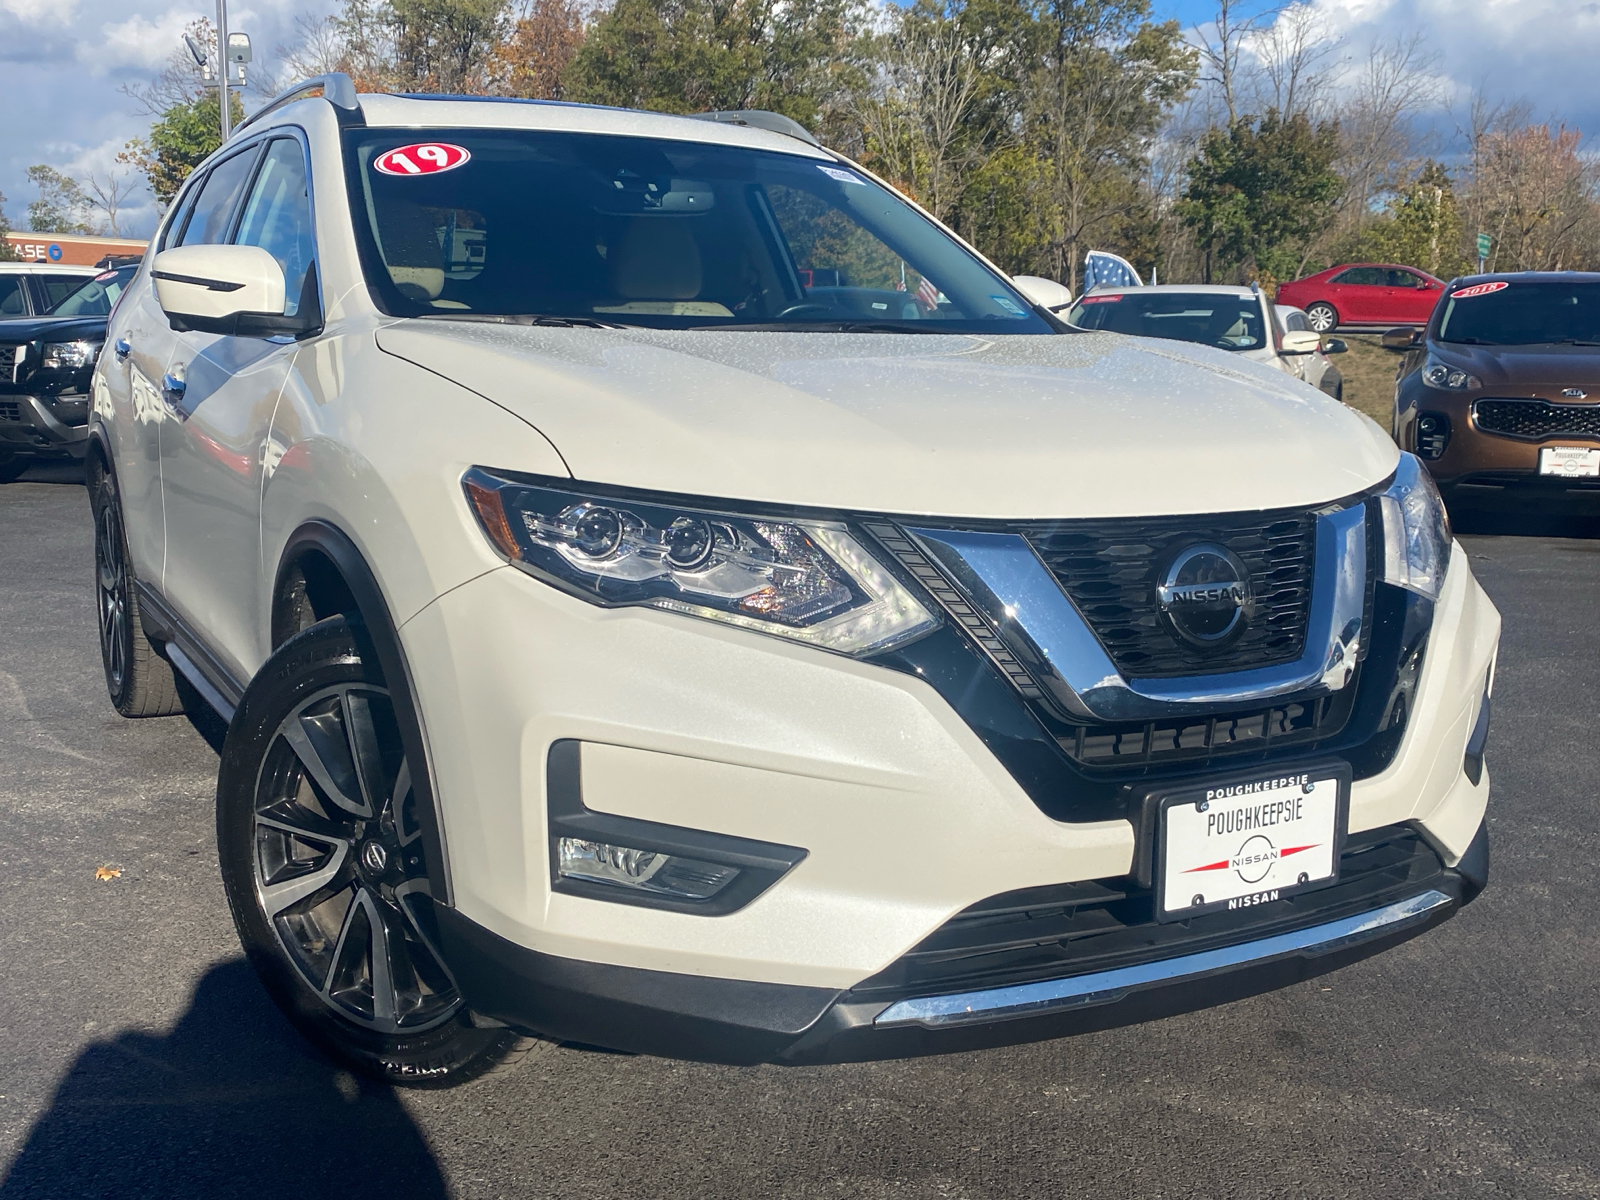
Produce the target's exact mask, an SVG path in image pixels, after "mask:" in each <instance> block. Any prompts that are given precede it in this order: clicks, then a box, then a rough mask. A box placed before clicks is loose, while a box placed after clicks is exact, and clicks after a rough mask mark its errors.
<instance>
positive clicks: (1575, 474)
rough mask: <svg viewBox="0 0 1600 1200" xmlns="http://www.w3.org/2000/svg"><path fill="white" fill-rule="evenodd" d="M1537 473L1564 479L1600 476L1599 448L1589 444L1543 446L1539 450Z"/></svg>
mask: <svg viewBox="0 0 1600 1200" xmlns="http://www.w3.org/2000/svg"><path fill="white" fill-rule="evenodd" d="M1539 474H1541V475H1560V476H1562V477H1563V478H1566V479H1582V478H1583V477H1584V476H1600V450H1596V449H1593V448H1592V447H1589V446H1545V447H1542V448H1541V449H1540V451H1539Z"/></svg>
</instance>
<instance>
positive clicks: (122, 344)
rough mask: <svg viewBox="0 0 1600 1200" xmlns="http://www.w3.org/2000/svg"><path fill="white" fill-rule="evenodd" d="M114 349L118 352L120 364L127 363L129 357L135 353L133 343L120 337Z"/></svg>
mask: <svg viewBox="0 0 1600 1200" xmlns="http://www.w3.org/2000/svg"><path fill="white" fill-rule="evenodd" d="M112 349H113V350H115V351H116V352H117V361H118V362H127V361H128V355H130V354H132V353H133V343H132V342H130V341H128V339H127V338H125V337H119V338H118V339H117V340H116V342H115V344H114V345H113V346H112Z"/></svg>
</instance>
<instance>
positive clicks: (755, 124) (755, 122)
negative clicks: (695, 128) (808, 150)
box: [684, 108, 822, 150]
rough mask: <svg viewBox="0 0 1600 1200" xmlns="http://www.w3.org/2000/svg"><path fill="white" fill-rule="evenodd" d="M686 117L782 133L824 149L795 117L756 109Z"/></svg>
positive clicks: (697, 114) (731, 110) (692, 114)
mask: <svg viewBox="0 0 1600 1200" xmlns="http://www.w3.org/2000/svg"><path fill="white" fill-rule="evenodd" d="M684 115H685V116H687V117H688V118H689V119H690V120H693V121H719V122H721V123H722V124H724V125H748V126H749V127H750V128H752V129H765V130H766V131H767V132H769V133H781V134H784V135H786V136H788V137H792V138H799V139H800V140H801V141H802V142H805V143H807V144H808V145H812V146H815V147H816V148H817V149H819V150H820V149H822V143H821V142H819V141H817V139H816V138H815V137H813V136H812V134H811V131H810V130H809V129H807V128H806V127H805V126H804V125H802V124H800V122H799V121H796V120H795V119H794V118H793V117H786V116H784V115H783V114H782V113H775V112H762V111H761V110H760V109H756V108H739V109H723V110H722V111H720V112H703V113H685V114H684Z"/></svg>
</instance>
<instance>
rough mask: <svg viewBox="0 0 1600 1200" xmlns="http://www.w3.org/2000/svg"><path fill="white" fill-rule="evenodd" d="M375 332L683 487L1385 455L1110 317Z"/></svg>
mask: <svg viewBox="0 0 1600 1200" xmlns="http://www.w3.org/2000/svg"><path fill="white" fill-rule="evenodd" d="M377 338H378V344H379V345H380V346H381V347H382V348H383V349H384V350H386V351H388V352H389V353H391V354H394V355H397V356H399V357H401V358H404V359H407V360H409V361H410V362H413V363H415V364H417V365H418V366H421V367H424V368H426V369H428V370H430V371H433V372H436V373H438V374H440V375H442V376H444V377H445V378H447V379H452V380H456V381H457V382H459V383H461V384H463V385H465V386H466V387H468V388H471V389H472V390H473V391H475V392H478V393H479V394H481V395H483V396H485V397H487V398H488V399H490V400H492V401H493V402H494V403H496V404H498V405H500V406H502V407H504V408H506V409H509V410H510V411H512V412H514V413H516V414H517V415H518V416H520V417H522V418H523V419H525V420H526V421H528V422H529V423H530V424H532V425H534V426H535V427H537V428H538V429H539V430H540V431H541V432H542V433H543V434H544V435H545V436H546V437H547V438H549V439H550V441H551V442H552V443H553V444H554V445H555V447H556V449H557V450H558V451H559V452H560V453H561V455H562V457H563V458H564V459H565V460H566V462H567V464H568V467H569V468H570V469H571V471H572V473H573V475H574V476H575V477H577V478H579V479H582V480H585V481H589V482H595V483H609V484H615V485H619V486H625V487H631V488H644V489H649V490H652V491H662V492H676V493H680V494H686V495H696V496H712V497H719V498H726V499H731V500H747V501H759V502H765V503H772V504H792V505H806V506H816V507H828V508H844V509H853V510H858V511H872V512H888V513H910V514H926V515H944V516H964V517H977V518H1016V517H1049V516H1067V515H1071V516H1084V517H1090V516H1140V515H1154V514H1161V513H1180V512H1192V513H1201V512H1228V511H1243V510H1253V509H1261V508H1278V507H1288V506H1309V505H1314V504H1320V503H1323V502H1326V501H1328V500H1332V499H1335V498H1337V497H1341V496H1345V495H1349V494H1350V493H1352V492H1356V491H1359V490H1361V489H1363V488H1366V487H1369V486H1371V485H1372V484H1374V483H1376V482H1378V481H1379V480H1381V479H1382V478H1384V477H1385V476H1386V475H1388V474H1389V473H1390V472H1391V471H1393V470H1394V466H1395V463H1396V461H1397V457H1398V451H1397V450H1396V449H1395V446H1394V443H1393V442H1391V441H1390V440H1389V439H1388V437H1387V436H1385V435H1384V434H1383V433H1382V431H1381V430H1379V429H1378V427H1377V426H1376V425H1375V424H1373V423H1372V422H1371V421H1370V420H1368V419H1367V418H1365V417H1363V416H1360V415H1359V414H1357V413H1355V412H1354V411H1352V410H1350V409H1348V408H1345V407H1344V406H1343V405H1342V404H1339V403H1338V402H1337V401H1334V400H1332V399H1330V398H1328V397H1327V396H1324V395H1323V394H1322V393H1320V392H1318V391H1317V390H1315V389H1314V388H1311V387H1309V386H1307V385H1306V384H1303V383H1300V382H1299V381H1297V380H1294V379H1292V378H1290V377H1289V376H1288V375H1286V374H1284V373H1283V372H1281V371H1278V370H1276V369H1275V368H1273V367H1263V366H1259V365H1257V364H1254V363H1249V362H1237V361H1231V360H1230V356H1228V355H1227V354H1225V353H1224V352H1222V351H1219V350H1212V349H1210V348H1208V347H1203V346H1188V345H1184V344H1183V343H1178V342H1153V341H1149V340H1146V339H1139V338H1130V337H1125V336H1122V335H1118V334H1081V335H1062V336H1055V337H1052V336H1031V337H1024V336H1010V337H992V338H991V337H982V336H964V335H948V336H945V335H926V334H916V335H905V334H830V333H760V332H749V333H732V332H730V333H720V332H687V331H660V330H637V329H630V330H621V331H613V330H604V329H565V328H549V327H538V326H532V327H530V326H506V325H493V324H479V323H476V322H470V323H469V322H445V321H430V320H426V319H423V320H410V321H403V322H400V323H398V324H395V325H392V326H388V327H386V328H384V329H382V330H380V331H379V333H378V335H377ZM486 453H487V452H486ZM482 465H484V466H487V467H500V468H502V469H511V470H515V469H516V468H517V465H518V464H517V463H515V462H503V461H498V460H496V459H494V458H493V455H492V453H491V454H489V457H488V459H487V460H486V461H485V462H484V463H483V464H482Z"/></svg>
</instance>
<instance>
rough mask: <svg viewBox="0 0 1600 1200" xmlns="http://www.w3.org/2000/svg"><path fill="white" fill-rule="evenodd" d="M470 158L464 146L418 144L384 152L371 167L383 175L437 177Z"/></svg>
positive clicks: (444, 143)
mask: <svg viewBox="0 0 1600 1200" xmlns="http://www.w3.org/2000/svg"><path fill="white" fill-rule="evenodd" d="M471 157H472V155H471V153H469V152H468V150H467V148H466V147H465V146H452V145H450V144H449V143H448V142H418V143H417V144H416V145H414V146H399V147H396V148H395V149H393V150H386V151H385V152H384V153H382V154H380V155H378V157H377V158H375V159H373V161H372V165H373V166H375V167H377V168H378V170H380V171H382V172H383V173H384V174H385V175H437V174H438V173H439V172H440V171H454V170H455V169H456V168H457V167H459V166H461V165H462V164H463V163H465V162H466V161H467V160H468V159H469V158H471Z"/></svg>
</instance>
